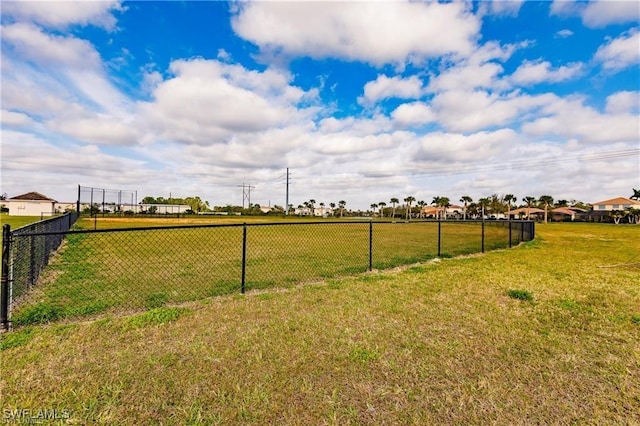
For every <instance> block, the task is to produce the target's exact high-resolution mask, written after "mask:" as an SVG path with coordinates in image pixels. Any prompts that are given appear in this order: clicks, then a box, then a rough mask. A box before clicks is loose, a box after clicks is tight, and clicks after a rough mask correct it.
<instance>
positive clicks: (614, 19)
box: [550, 0, 640, 28]
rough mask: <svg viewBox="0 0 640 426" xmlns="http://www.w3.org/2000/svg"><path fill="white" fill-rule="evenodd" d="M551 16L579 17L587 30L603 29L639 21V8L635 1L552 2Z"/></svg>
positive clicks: (555, 0) (561, 0)
mask: <svg viewBox="0 0 640 426" xmlns="http://www.w3.org/2000/svg"><path fill="white" fill-rule="evenodd" d="M550 14H551V15H557V16H561V17H565V18H567V17H573V16H579V17H581V18H582V23H583V24H584V25H585V26H587V27H589V28H603V27H606V26H608V25H611V24H624V23H628V22H638V21H640V7H638V2H637V1H636V0H618V1H610V0H592V1H589V2H579V1H567V0H554V1H553V3H552V4H551V8H550Z"/></svg>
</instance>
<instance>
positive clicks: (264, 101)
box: [139, 59, 314, 145]
mask: <svg viewBox="0 0 640 426" xmlns="http://www.w3.org/2000/svg"><path fill="white" fill-rule="evenodd" d="M170 69H171V72H172V73H173V75H174V76H173V77H172V78H169V79H167V80H165V81H164V82H162V83H160V84H158V86H157V87H156V88H155V90H154V91H153V98H154V99H153V101H151V102H146V103H140V105H139V108H140V111H141V113H142V114H143V116H144V119H145V120H146V121H147V123H148V125H149V126H150V127H151V128H153V129H154V132H157V133H158V134H159V135H160V136H161V139H164V140H169V141H175V142H182V143H195V144H201V145H210V144H213V143H215V142H220V141H228V140H230V139H231V138H233V137H234V136H235V135H237V134H243V133H254V132H258V131H264V130H267V129H273V128H282V127H283V126H286V125H290V124H293V123H299V122H304V121H305V120H307V119H308V117H307V115H308V114H310V112H308V111H305V110H304V109H299V108H298V105H299V104H300V103H301V102H308V101H310V100H313V96H314V93H311V92H305V91H303V90H301V89H299V88H297V87H294V86H291V85H290V84H289V80H290V79H291V76H289V75H288V74H284V73H282V72H280V71H275V70H270V69H268V70H265V71H264V72H257V71H249V70H247V69H245V68H243V67H241V66H238V65H228V64H224V63H221V62H218V61H215V60H204V59H194V60H190V61H184V60H180V61H175V62H173V63H172V64H171V66H170Z"/></svg>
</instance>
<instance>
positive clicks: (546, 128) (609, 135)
mask: <svg viewBox="0 0 640 426" xmlns="http://www.w3.org/2000/svg"><path fill="white" fill-rule="evenodd" d="M626 96H627V95H622V97H623V98H624V97H626ZM617 102H620V98H618V99H617ZM617 102H616V98H615V97H614V98H613V99H612V100H611V101H610V103H609V108H610V109H611V108H613V109H616V108H617V107H619V106H620V105H619V104H617ZM540 115H541V117H540V118H537V119H535V120H532V121H531V122H529V123H526V124H524V125H523V126H522V129H523V131H525V132H526V133H529V134H532V135H536V136H543V135H558V136H561V137H564V138H567V139H573V138H575V139H577V140H578V141H580V142H584V143H609V144H613V143H616V142H634V143H637V141H638V140H640V126H638V116H637V115H633V114H631V113H627V112H622V113H608V114H601V113H599V112H598V111H596V110H594V109H593V108H591V107H588V106H586V105H584V99H583V98H577V99H556V100H555V101H554V102H552V103H550V104H549V105H547V106H545V107H544V108H542V110H541V113H540Z"/></svg>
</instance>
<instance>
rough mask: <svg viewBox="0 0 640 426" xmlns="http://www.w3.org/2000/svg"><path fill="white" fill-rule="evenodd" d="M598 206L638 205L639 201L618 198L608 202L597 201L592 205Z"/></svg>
mask: <svg viewBox="0 0 640 426" xmlns="http://www.w3.org/2000/svg"><path fill="white" fill-rule="evenodd" d="M598 204H603V205H610V204H638V205H640V201H636V200H631V199H629V198H624V197H618V198H612V199H610V200H604V201H598V202H597V203H592V205H593V206H595V205H598Z"/></svg>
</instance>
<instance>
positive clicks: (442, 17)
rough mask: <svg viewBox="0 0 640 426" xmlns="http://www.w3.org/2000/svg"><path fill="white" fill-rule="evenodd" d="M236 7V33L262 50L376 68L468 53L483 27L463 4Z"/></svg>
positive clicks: (270, 3)
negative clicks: (362, 63)
mask: <svg viewBox="0 0 640 426" xmlns="http://www.w3.org/2000/svg"><path fill="white" fill-rule="evenodd" d="M236 7H237V10H236V13H235V15H234V17H233V19H232V27H233V29H234V31H235V32H236V33H237V34H238V35H239V36H240V37H242V38H244V39H246V40H249V41H251V42H253V43H255V44H256V45H258V46H260V48H261V51H263V52H266V53H272V54H275V53H280V52H281V53H284V54H286V55H294V56H310V57H312V58H326V57H336V58H342V59H346V60H352V61H363V62H368V63H371V64H374V65H377V66H381V65H383V64H387V63H394V64H403V63H406V62H415V61H422V60H423V59H424V58H429V57H437V56H441V55H447V54H450V53H457V54H462V55H467V54H469V53H471V52H472V49H473V46H474V44H475V39H476V37H477V35H478V31H479V30H480V22H479V19H478V18H477V17H476V16H474V15H473V13H471V11H470V9H469V6H468V5H466V4H464V3H461V2H460V3H457V2H456V3H421V2H420V3H418V2H347V3H307V2H300V3H296V2H255V3H245V4H241V5H238V4H236ZM398 23H402V24H401V25H398Z"/></svg>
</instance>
